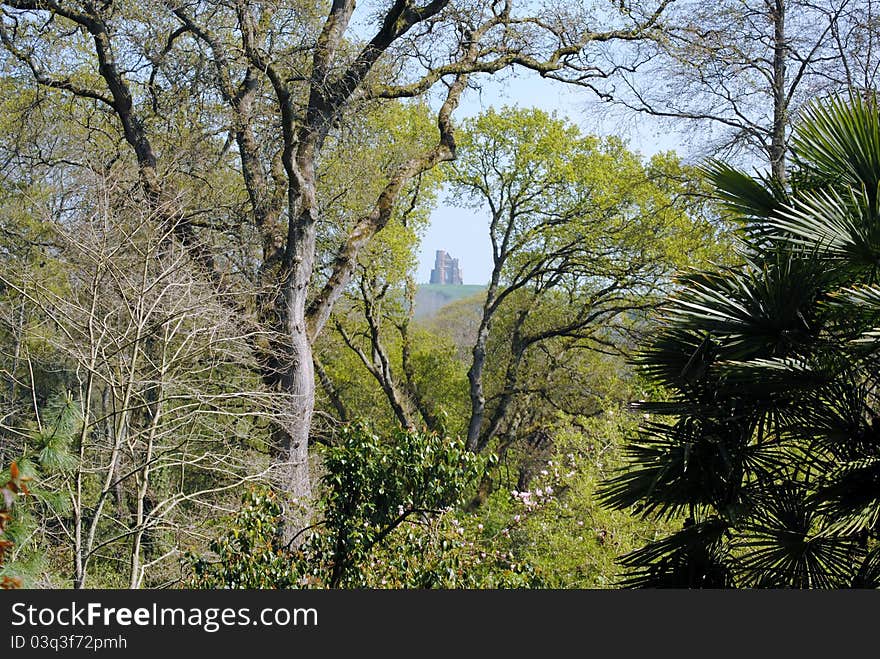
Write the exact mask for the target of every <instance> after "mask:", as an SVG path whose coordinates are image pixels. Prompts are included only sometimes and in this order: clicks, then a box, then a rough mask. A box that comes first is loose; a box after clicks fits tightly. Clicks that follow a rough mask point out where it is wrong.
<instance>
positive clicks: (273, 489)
mask: <svg viewBox="0 0 880 659" xmlns="http://www.w3.org/2000/svg"><path fill="white" fill-rule="evenodd" d="M878 10H880V8H878V7H877V6H876V5H875V3H874V2H873V1H872V0H813V1H809V2H808V1H806V0H720V1H719V2H713V3H705V2H701V1H698V0H650V1H645V2H628V1H622V2H621V1H616V0H615V1H614V2H610V1H608V2H606V1H602V2H583V3H582V2H579V1H574V0H573V1H572V2H557V3H543V2H537V1H534V2H531V1H527V0H490V1H488V2H485V1H483V2H476V1H471V0H382V1H373V2H364V3H361V4H358V5H357V6H356V3H355V2H354V0H320V1H314V0H139V1H138V2H114V1H113V0H102V1H92V0H0V44H2V48H0V68H2V76H0V88H2V93H0V380H2V383H0V384H2V390H0V396H2V406H0V469H4V468H5V471H0V484H3V485H2V488H0V493H2V495H3V496H2V498H0V587H4V588H7V587H17V586H26V587H35V588H71V587H72V588H181V587H183V588H364V587H367V588H616V587H688V588H700V587H710V588H733V587H746V588H756V587H761V588H763V587H769V588H849V587H878V586H880V545H878V537H880V434H878V430H877V425H876V424H877V423H878V421H877V420H878V417H880V403H878V394H877V391H878V389H877V387H878V384H880V383H878V381H877V373H878V369H877V365H878V361H877V360H878V356H880V282H878V266H880V199H878V195H880V106H878V101H877V98H876V96H875V87H876V81H875V77H876V73H877V69H878V66H880V22H878V21H880V17H878V13H877V12H878ZM514 76H541V77H543V78H545V79H547V80H550V81H552V82H553V84H556V85H559V86H561V87H562V86H564V87H565V88H567V89H571V90H576V93H577V94H578V95H580V96H582V98H583V105H582V107H583V112H584V117H578V118H570V117H564V116H561V115H559V114H553V113H548V112H545V111H542V110H539V109H535V108H529V107H521V106H516V107H512V106H508V105H503V104H492V103H485V99H484V107H485V109H484V110H483V111H482V112H480V113H479V114H471V115H468V116H464V115H462V113H461V110H460V108H459V105H460V104H461V102H462V100H463V99H465V98H468V97H471V96H475V95H478V94H480V92H481V87H482V85H484V84H485V83H486V81H487V80H489V79H490V78H491V77H495V78H500V79H501V80H512V79H513V77H514ZM642 124H646V125H647V124H650V125H651V126H655V127H659V130H662V131H666V132H669V133H670V134H676V135H678V136H679V142H680V143H681V145H682V147H681V149H680V152H679V153H675V152H671V151H660V152H657V153H654V155H650V156H647V155H644V154H642V153H639V152H637V151H636V150H634V149H633V148H631V146H630V143H629V142H628V140H627V139H626V134H627V132H626V131H627V126H632V125H642ZM586 125H595V126H597V127H598V126H600V125H601V126H604V127H608V126H611V127H612V129H611V130H605V131H604V132H603V133H602V134H592V133H591V132H589V131H588V130H586V129H585V128H584V127H583V126H586ZM597 130H598V129H597ZM615 132H616V134H615ZM652 153H653V152H652ZM441 200H445V201H446V203H451V204H454V205H457V206H460V207H462V208H467V209H470V210H472V211H474V212H476V213H477V214H478V215H479V217H481V218H482V221H483V222H484V225H483V226H484V230H485V235H486V236H487V238H488V240H489V242H490V244H491V254H490V255H487V256H488V258H490V259H491V265H492V269H491V276H490V279H489V281H487V282H485V287H482V288H481V291H480V292H479V293H478V294H477V295H475V296H472V297H468V298H465V299H462V300H458V301H456V302H454V303H452V304H450V305H447V306H446V307H444V308H442V309H441V310H440V311H439V312H438V313H436V314H433V315H431V316H426V317H418V318H417V317H416V316H415V308H414V307H415V299H416V294H417V291H418V286H419V284H420V283H421V282H418V281H416V277H415V272H416V265H417V261H418V257H419V254H420V251H421V250H422V249H423V246H422V244H421V238H422V236H423V235H424V232H425V230H426V228H427V227H428V225H429V222H430V218H431V214H432V211H433V209H434V208H436V206H437V204H438V203H440V201H441Z"/></svg>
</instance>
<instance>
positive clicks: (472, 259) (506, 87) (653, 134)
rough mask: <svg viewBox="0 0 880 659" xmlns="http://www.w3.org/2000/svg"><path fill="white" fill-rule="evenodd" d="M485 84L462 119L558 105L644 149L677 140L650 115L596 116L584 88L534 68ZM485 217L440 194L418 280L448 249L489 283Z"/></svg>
mask: <svg viewBox="0 0 880 659" xmlns="http://www.w3.org/2000/svg"><path fill="white" fill-rule="evenodd" d="M480 82H481V83H483V84H482V89H480V90H468V91H467V92H466V95H465V96H464V98H463V99H462V103H461V106H460V107H459V109H458V111H457V112H456V115H455V116H456V118H457V119H458V120H459V121H460V120H461V119H463V118H465V117H469V116H473V115H476V114H479V113H480V112H481V111H482V110H485V109H487V108H489V107H493V106H494V107H500V106H503V105H519V106H522V107H538V108H541V109H543V110H546V111H554V110H555V111H556V112H557V113H558V114H559V115H560V116H564V117H567V118H568V119H570V120H571V121H572V122H574V123H576V124H578V125H579V126H580V127H581V128H582V129H583V130H584V131H586V132H591V133H598V134H609V133H611V132H617V133H618V134H621V135H622V136H623V137H625V138H627V139H629V142H630V147H631V148H632V149H634V150H636V151H640V152H642V153H644V154H646V155H650V154H652V153H656V152H657V151H660V150H666V149H674V148H676V147H677V146H678V142H677V141H676V140H675V136H674V135H672V134H671V133H670V131H669V130H668V129H667V130H661V128H660V127H659V126H658V125H657V123H656V122H654V121H653V120H651V119H649V118H645V119H644V120H643V121H639V122H638V124H637V125H635V124H634V122H629V123H630V126H629V127H628V128H624V127H621V126H613V125H610V124H609V123H608V122H604V123H603V122H602V121H600V120H599V119H597V118H596V114H597V113H596V106H595V104H594V103H595V101H594V100H593V98H592V97H591V96H590V94H589V92H587V91H586V90H582V89H578V88H576V87H572V86H567V85H564V84H562V83H558V82H553V81H550V80H547V79H545V78H541V77H540V76H538V75H534V74H522V75H517V76H512V75H510V74H508V75H505V76H502V77H494V78H493V77H484V78H483V79H482V80H481V81H480ZM487 222H488V220H487V217H486V215H485V214H480V213H479V212H477V213H474V212H472V211H470V210H468V209H464V208H457V207H455V206H452V205H451V204H450V203H448V201H447V200H446V199H445V195H442V196H441V198H440V202H439V203H438V205H437V208H436V209H435V210H434V212H433V214H432V216H431V224H430V226H429V227H428V230H427V231H426V233H425V236H424V238H423V239H422V244H421V252H420V255H419V265H418V270H417V275H416V280H417V281H418V282H420V283H426V282H427V281H428V280H429V278H430V275H431V268H432V267H433V265H434V255H435V252H436V251H437V250H438V249H443V250H446V251H447V252H449V253H450V254H451V255H452V256H453V257H455V258H457V259H459V261H460V262H461V269H462V275H463V278H464V283H465V284H485V283H487V282H488V281H489V275H490V274H491V271H492V248H491V245H490V243H489V237H488V230H487Z"/></svg>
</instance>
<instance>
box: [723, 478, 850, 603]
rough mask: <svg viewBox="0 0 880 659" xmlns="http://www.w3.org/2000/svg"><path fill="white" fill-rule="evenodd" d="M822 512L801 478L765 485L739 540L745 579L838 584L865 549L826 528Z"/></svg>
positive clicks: (763, 584) (769, 584)
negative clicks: (825, 529) (830, 534)
mask: <svg viewBox="0 0 880 659" xmlns="http://www.w3.org/2000/svg"><path fill="white" fill-rule="evenodd" d="M821 523H822V516H821V514H820V513H819V512H818V510H817V509H816V507H815V506H813V505H811V501H810V498H809V493H808V491H807V489H806V488H805V487H804V486H803V484H801V483H794V482H789V483H783V484H780V485H777V486H775V487H772V488H767V489H766V490H765V491H764V492H763V494H762V497H761V500H760V501H759V505H758V506H756V508H755V514H754V516H753V518H752V519H751V521H750V523H749V524H748V525H746V526H745V527H744V530H745V531H746V532H747V535H746V536H745V537H744V538H742V539H740V540H739V541H738V542H737V548H738V549H739V550H741V551H742V555H741V556H740V558H739V561H738V566H739V569H740V570H741V572H742V574H743V575H744V584H746V585H749V586H754V587H760V588H840V587H844V586H847V585H849V583H850V581H851V579H852V567H853V564H854V563H856V562H857V561H858V560H860V558H861V557H862V556H863V555H864V552H863V551H862V549H861V547H860V545H859V543H858V542H856V541H855V540H853V539H851V538H840V537H831V536H829V535H827V534H825V533H823V532H822V531H823V528H822V526H821Z"/></svg>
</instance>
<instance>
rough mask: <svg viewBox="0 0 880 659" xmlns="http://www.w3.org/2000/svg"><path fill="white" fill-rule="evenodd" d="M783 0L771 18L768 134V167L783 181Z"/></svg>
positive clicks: (785, 108) (785, 106)
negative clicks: (771, 105)
mask: <svg viewBox="0 0 880 659" xmlns="http://www.w3.org/2000/svg"><path fill="white" fill-rule="evenodd" d="M785 1H786V0H775V2H774V6H773V9H772V10H771V16H772V19H773V128H772V133H771V136H770V168H771V171H772V172H773V176H774V177H775V178H776V179H777V180H778V181H780V182H783V181H785V124H786V118H787V117H786V115H787V114H788V102H787V99H786V84H785V83H786V81H785V68H786V67H785V63H786V57H787V55H788V44H787V43H786V40H785Z"/></svg>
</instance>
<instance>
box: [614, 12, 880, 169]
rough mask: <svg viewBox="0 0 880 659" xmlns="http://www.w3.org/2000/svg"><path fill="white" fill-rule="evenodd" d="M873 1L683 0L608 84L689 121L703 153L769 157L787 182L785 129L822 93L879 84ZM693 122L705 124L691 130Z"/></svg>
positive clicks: (644, 106)
mask: <svg viewBox="0 0 880 659" xmlns="http://www.w3.org/2000/svg"><path fill="white" fill-rule="evenodd" d="M872 5H873V3H872V2H870V1H868V0H724V1H723V2H715V3H711V4H710V3H705V2H698V1H696V0H693V1H691V0H684V1H682V2H678V3H676V4H675V5H674V6H673V7H671V8H670V11H669V12H667V14H666V16H665V19H664V24H663V29H662V31H658V32H656V33H655V34H656V35H657V39H656V40H654V41H653V42H652V43H647V42H642V43H640V44H638V47H637V48H634V49H631V50H630V51H629V52H628V53H627V55H626V56H625V57H621V59H620V61H621V62H625V64H621V66H620V69H619V70H618V71H619V72H620V74H621V75H620V76H619V77H615V82H614V84H613V85H608V86H605V87H604V88H603V90H602V92H603V94H605V96H606V98H607V99H608V100H611V101H612V102H613V104H614V107H620V106H623V107H626V108H628V109H630V110H632V111H634V112H637V113H644V114H649V115H653V116H655V117H659V118H662V119H668V120H670V121H673V122H679V123H681V124H682V126H683V128H682V130H684V131H687V132H689V133H690V134H691V135H692V136H693V137H692V140H699V141H700V142H702V143H703V144H702V148H701V151H702V153H703V154H704V155H705V154H706V153H708V154H710V155H714V154H720V155H725V156H734V155H738V156H742V157H746V158H751V159H757V160H758V162H763V163H766V164H767V165H769V166H770V169H771V171H772V173H773V174H774V176H776V177H777V178H778V179H780V180H784V179H785V169H786V158H787V153H788V137H789V133H788V128H789V126H790V125H791V122H792V121H793V120H794V119H795V118H796V116H797V113H798V111H799V110H800V108H801V107H802V106H803V105H804V104H805V103H807V102H809V101H810V100H812V99H814V98H816V97H817V96H822V95H825V94H829V93H832V92H837V91H841V90H845V89H846V88H848V87H852V86H861V87H867V88H871V87H873V86H874V83H875V77H874V73H875V67H876V55H875V53H874V52H872V49H873V48H874V44H875V43H876V38H877V32H876V26H875V25H874V21H873V20H872V18H871V17H872V16H873V14H874V11H875V10H874V8H873V7H872ZM694 124H697V125H700V126H702V127H703V128H704V130H703V131H701V132H700V131H698V132H693V126H694Z"/></svg>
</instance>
